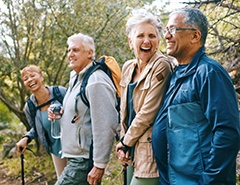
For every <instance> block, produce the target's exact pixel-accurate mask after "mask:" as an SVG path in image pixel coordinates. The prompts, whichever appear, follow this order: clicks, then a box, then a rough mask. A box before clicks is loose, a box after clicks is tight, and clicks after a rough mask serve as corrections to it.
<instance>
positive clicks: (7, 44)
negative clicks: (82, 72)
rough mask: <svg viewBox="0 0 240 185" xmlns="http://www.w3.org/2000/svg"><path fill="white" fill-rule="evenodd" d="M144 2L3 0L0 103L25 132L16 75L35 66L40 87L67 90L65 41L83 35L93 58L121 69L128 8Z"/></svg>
mask: <svg viewBox="0 0 240 185" xmlns="http://www.w3.org/2000/svg"><path fill="white" fill-rule="evenodd" d="M147 2H150V1H146V0H141V1H138V0H133V1H128V0H121V1H120V0H110V1H109V0H108V1H105V0H94V1H93V0H3V6H5V7H6V10H4V11H1V12H0V32H1V34H0V61H1V62H0V100H1V101H2V102H3V103H4V104H5V105H6V106H7V107H8V108H9V110H11V111H12V112H13V113H14V114H15V115H16V116H17V117H18V118H19V119H20V120H21V122H23V124H24V125H25V126H26V128H27V130H29V129H30V125H29V124H28V122H27V120H26V117H25V115H24V112H23V108H24V104H25V102H26V99H27V97H28V96H29V92H28V91H27V90H26V89H25V88H24V85H23V82H22V81H21V77H20V71H21V69H22V68H23V67H25V66H26V65H27V64H36V65H38V66H39V67H40V68H41V69H42V70H43V71H44V77H45V83H46V85H53V84H59V85H63V86H67V83H68V79H69V71H70V69H69V68H68V64H67V60H66V56H67V50H66V49H67V46H66V40H67V38H68V36H70V35H72V34H74V33H78V32H83V33H86V34H89V35H91V36H93V37H94V39H95V42H96V48H97V49H96V56H97V58H98V57H100V55H102V54H106V55H112V56H114V57H115V58H116V59H117V61H118V62H119V63H120V64H121V63H123V61H125V60H127V59H129V58H130V57H131V56H132V53H131V51H129V49H128V45H127V38H126V36H125V34H124V29H125V28H124V27H125V20H126V17H127V16H128V14H129V12H130V10H131V7H137V6H142V5H143V4H144V3H147Z"/></svg>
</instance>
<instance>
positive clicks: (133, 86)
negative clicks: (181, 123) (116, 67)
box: [116, 12, 172, 185]
mask: <svg viewBox="0 0 240 185" xmlns="http://www.w3.org/2000/svg"><path fill="white" fill-rule="evenodd" d="M162 30H163V26H162V23H161V22H160V21H159V20H158V19H157V17H155V16H154V15H152V14H150V13H142V12H141V13H135V14H134V15H133V16H132V17H131V18H130V19H129V20H128V21H127V24H126V32H127V35H128V42H129V46H130V49H132V50H133V52H134V54H135V59H133V60H129V61H127V62H125V64H124V65H123V68H122V80H121V83H120V85H121V88H122V97H121V142H119V143H118V144H117V146H116V154H117V156H118V158H119V160H120V161H121V163H123V164H128V167H127V181H128V182H127V184H128V185H129V184H130V185H146V184H147V185H158V184H159V179H158V177H159V174H158V172H157V166H156V162H155V160H154V158H153V152H152V143H151V141H152V139H151V137H152V127H153V122H154V119H155V116H156V114H157V112H158V110H159V108H160V107H161V104H162V100H163V95H164V94H165V91H166V88H167V85H168V81H169V77H170V75H171V73H172V68H171V64H170V62H169V59H168V58H167V57H165V56H164V55H163V54H162V53H160V52H159V51H158V47H159V44H160V37H161V32H162Z"/></svg>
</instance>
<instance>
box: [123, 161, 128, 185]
mask: <svg viewBox="0 0 240 185" xmlns="http://www.w3.org/2000/svg"><path fill="white" fill-rule="evenodd" d="M122 166H123V185H127V166H128V165H127V164H123V165H122Z"/></svg>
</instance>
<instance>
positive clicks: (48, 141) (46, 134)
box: [16, 65, 66, 177]
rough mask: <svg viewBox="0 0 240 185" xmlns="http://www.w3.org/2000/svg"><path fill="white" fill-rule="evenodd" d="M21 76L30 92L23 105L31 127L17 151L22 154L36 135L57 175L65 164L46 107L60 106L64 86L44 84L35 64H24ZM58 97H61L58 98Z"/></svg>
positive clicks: (18, 145) (58, 140)
mask: <svg viewBox="0 0 240 185" xmlns="http://www.w3.org/2000/svg"><path fill="white" fill-rule="evenodd" d="M21 78H22V80H23V83H24V86H25V87H26V88H27V90H29V91H31V93H32V95H31V96H30V98H29V100H28V101H27V102H26V104H25V107H24V109H25V114H26V117H27V120H28V123H29V124H30V125H31V126H32V129H31V130H30V131H29V132H28V133H27V134H26V135H24V136H23V138H22V139H21V140H20V141H19V142H18V143H16V147H17V151H18V152H19V153H21V154H24V152H25V150H26V148H27V145H28V143H30V142H31V141H32V140H33V139H35V138H37V137H38V138H39V139H40V141H41V143H42V145H43V147H44V148H45V150H46V151H47V153H49V154H51V156H52V160H53V163H54V167H55V171H56V174H57V177H59V176H60V174H61V173H62V171H63V169H64V167H65V166H66V159H62V158H61V150H62V148H61V142H60V138H55V137H54V136H53V135H52V132H51V131H52V127H51V124H53V123H51V122H50V121H49V120H48V111H47V109H48V107H50V106H52V105H59V106H61V102H59V101H61V100H62V99H63V97H64V96H65V93H66V88H65V87H62V86H45V85H44V83H43V81H44V77H43V74H42V71H41V69H40V68H39V67H38V66H35V65H28V66H26V67H25V68H24V69H23V70H22V71H21ZM60 97H62V98H61V99H60ZM53 103H54V104H53ZM56 103H58V104H56ZM58 122H59V120H56V124H60V123H58ZM54 124H55V123H54Z"/></svg>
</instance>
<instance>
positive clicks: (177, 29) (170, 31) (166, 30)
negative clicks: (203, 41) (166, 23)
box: [163, 26, 197, 36]
mask: <svg viewBox="0 0 240 185" xmlns="http://www.w3.org/2000/svg"><path fill="white" fill-rule="evenodd" d="M179 30H197V29H196V28H177V27H175V26H173V27H171V28H168V27H166V28H165V29H164V31H163V33H164V35H166V34H167V33H169V34H170V35H171V36H173V35H175V34H176V33H177V31H179Z"/></svg>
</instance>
